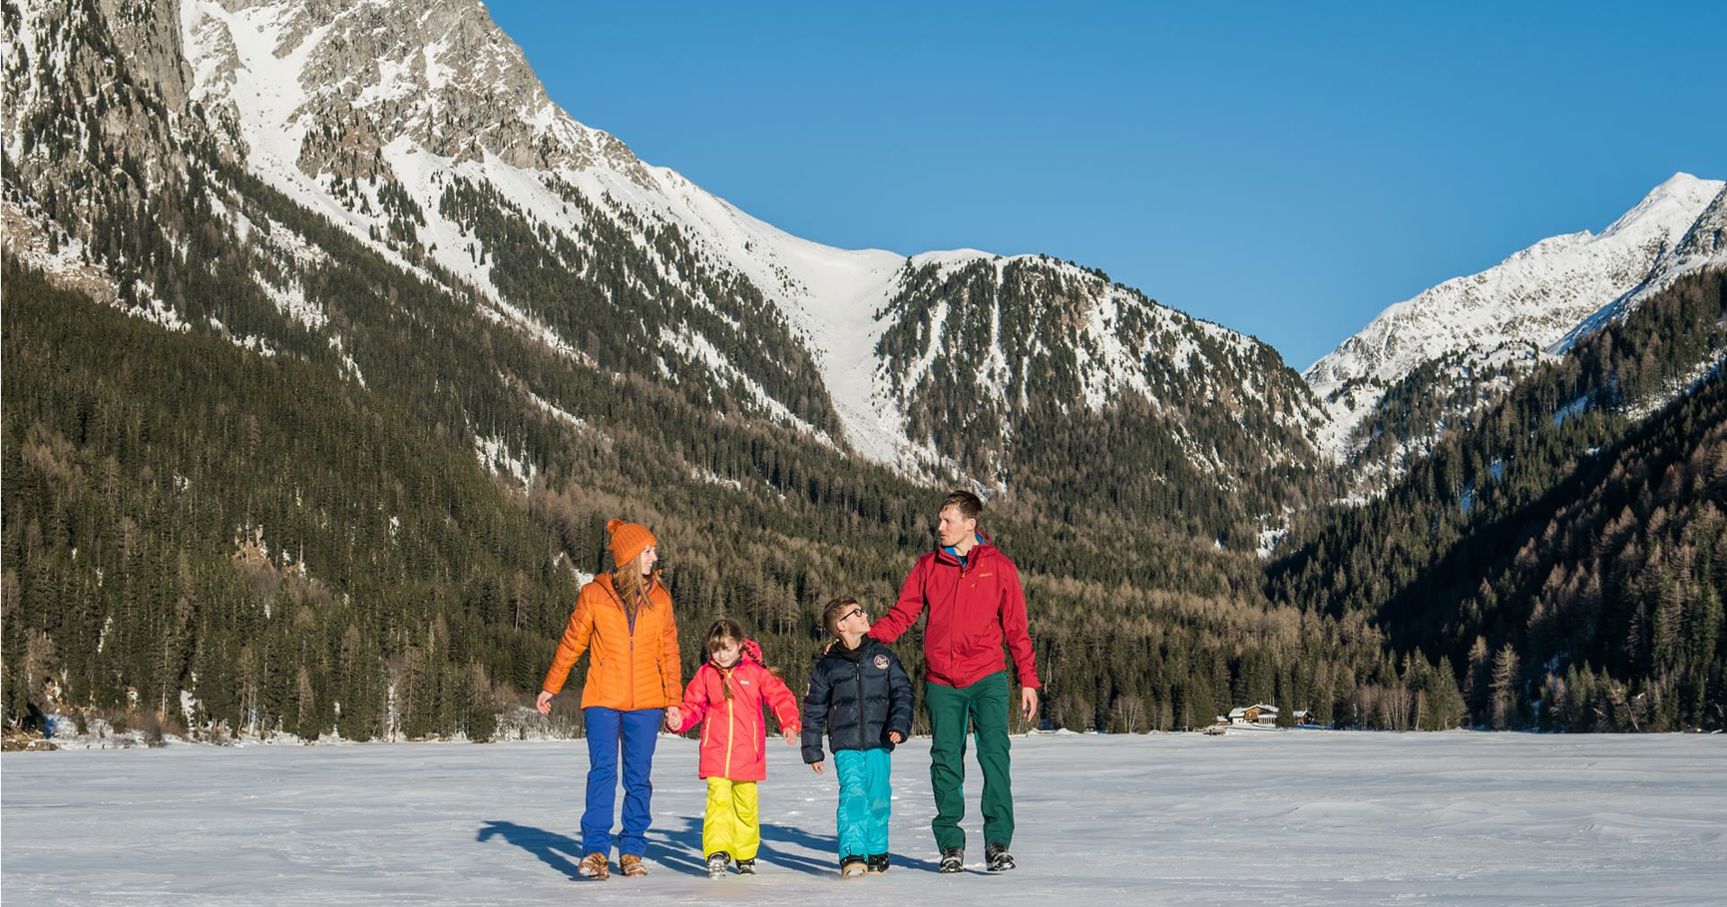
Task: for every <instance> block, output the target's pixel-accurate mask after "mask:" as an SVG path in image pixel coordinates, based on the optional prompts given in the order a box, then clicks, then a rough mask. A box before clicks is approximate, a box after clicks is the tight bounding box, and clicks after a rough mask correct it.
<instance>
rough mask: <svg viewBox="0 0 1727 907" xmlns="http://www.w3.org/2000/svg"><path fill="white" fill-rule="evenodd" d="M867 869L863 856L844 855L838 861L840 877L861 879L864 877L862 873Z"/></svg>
mask: <svg viewBox="0 0 1727 907" xmlns="http://www.w3.org/2000/svg"><path fill="white" fill-rule="evenodd" d="M868 871H869V866H868V864H867V863H866V862H865V861H864V858H863V857H846V858H845V859H843V860H841V861H840V878H842V879H861V878H863V877H864V873H866V872H868Z"/></svg>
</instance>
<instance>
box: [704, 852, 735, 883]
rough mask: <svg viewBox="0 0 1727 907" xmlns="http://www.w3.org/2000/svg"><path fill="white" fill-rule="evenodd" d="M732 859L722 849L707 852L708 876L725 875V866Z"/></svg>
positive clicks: (716, 877)
mask: <svg viewBox="0 0 1727 907" xmlns="http://www.w3.org/2000/svg"><path fill="white" fill-rule="evenodd" d="M731 861H732V855H731V854H729V853H726V852H725V851H723V850H716V851H714V852H713V853H710V854H708V878H710V879H723V878H725V877H726V866H727V865H729V864H730V863H731Z"/></svg>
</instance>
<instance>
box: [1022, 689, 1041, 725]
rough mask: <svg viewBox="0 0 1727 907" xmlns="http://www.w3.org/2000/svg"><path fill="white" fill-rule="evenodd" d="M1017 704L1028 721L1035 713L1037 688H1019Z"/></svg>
mask: <svg viewBox="0 0 1727 907" xmlns="http://www.w3.org/2000/svg"><path fill="white" fill-rule="evenodd" d="M1019 705H1020V708H1021V709H1023V710H1024V711H1025V720H1027V721H1030V720H1031V716H1033V715H1036V714H1037V690H1036V689H1035V688H1033V687H1026V688H1025V689H1023V690H1020V691H1019Z"/></svg>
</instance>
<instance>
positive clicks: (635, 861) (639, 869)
mask: <svg viewBox="0 0 1727 907" xmlns="http://www.w3.org/2000/svg"><path fill="white" fill-rule="evenodd" d="M618 865H619V866H620V867H622V868H623V872H624V875H626V876H629V877H630V878H640V877H641V876H645V875H647V874H648V867H647V866H646V865H645V864H643V863H642V858H641V857H638V856H636V855H635V854H633V853H626V854H624V855H622V856H620V857H618Z"/></svg>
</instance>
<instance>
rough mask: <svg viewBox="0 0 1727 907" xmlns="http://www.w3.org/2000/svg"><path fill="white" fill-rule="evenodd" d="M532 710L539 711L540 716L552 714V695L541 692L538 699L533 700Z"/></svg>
mask: <svg viewBox="0 0 1727 907" xmlns="http://www.w3.org/2000/svg"><path fill="white" fill-rule="evenodd" d="M534 708H536V709H539V710H540V714H541V715H550V714H551V713H552V694H550V693H548V692H546V691H545V690H541V691H540V697H539V698H538V699H535V700H534Z"/></svg>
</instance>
